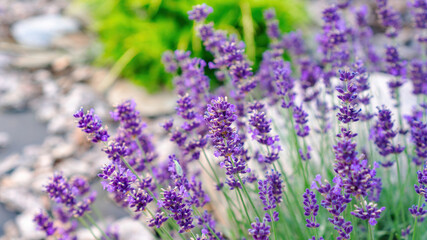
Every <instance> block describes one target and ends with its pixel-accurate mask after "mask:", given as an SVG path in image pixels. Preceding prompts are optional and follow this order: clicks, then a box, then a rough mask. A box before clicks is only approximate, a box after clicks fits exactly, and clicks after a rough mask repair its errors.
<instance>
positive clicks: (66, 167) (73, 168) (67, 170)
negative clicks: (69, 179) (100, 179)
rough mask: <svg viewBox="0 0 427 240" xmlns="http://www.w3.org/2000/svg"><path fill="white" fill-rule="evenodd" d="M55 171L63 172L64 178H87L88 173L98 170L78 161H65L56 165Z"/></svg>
mask: <svg viewBox="0 0 427 240" xmlns="http://www.w3.org/2000/svg"><path fill="white" fill-rule="evenodd" d="M55 169H56V170H57V171H59V172H63V173H64V175H65V176H73V175H85V176H88V175H89V173H90V172H92V171H93V169H95V170H97V171H98V170H99V169H97V168H95V167H94V166H93V165H90V164H88V163H87V162H84V161H80V159H67V160H66V161H62V162H60V163H58V165H56V168H55Z"/></svg>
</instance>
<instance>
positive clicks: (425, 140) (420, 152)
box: [405, 110, 427, 165]
mask: <svg viewBox="0 0 427 240" xmlns="http://www.w3.org/2000/svg"><path fill="white" fill-rule="evenodd" d="M422 115H423V114H422V112H421V111H418V110H414V111H413V113H412V115H409V116H405V118H406V120H407V121H408V123H409V126H410V127H411V128H410V134H411V141H412V142H413V143H414V145H415V153H416V156H414V159H413V161H414V162H415V163H416V164H417V165H422V164H423V163H424V162H425V160H426V159H427V137H426V136H427V124H425V123H424V122H423V121H422Z"/></svg>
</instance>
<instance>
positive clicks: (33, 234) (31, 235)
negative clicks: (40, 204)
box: [16, 208, 45, 240]
mask: <svg viewBox="0 0 427 240" xmlns="http://www.w3.org/2000/svg"><path fill="white" fill-rule="evenodd" d="M38 211H39V209H37V208H34V209H31V210H27V211H25V212H23V213H22V214H20V215H19V216H18V217H16V225H17V227H18V229H19V232H20V235H21V238H20V239H26V240H32V239H43V238H45V234H44V233H43V232H42V231H37V230H36V225H35V223H34V222H33V218H34V215H35V214H37V213H38Z"/></svg>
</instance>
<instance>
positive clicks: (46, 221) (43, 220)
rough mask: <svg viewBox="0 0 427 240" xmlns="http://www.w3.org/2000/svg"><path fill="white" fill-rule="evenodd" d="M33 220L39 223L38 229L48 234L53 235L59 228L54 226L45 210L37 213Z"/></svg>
mask: <svg viewBox="0 0 427 240" xmlns="http://www.w3.org/2000/svg"><path fill="white" fill-rule="evenodd" d="M33 221H34V222H35V223H36V224H37V229H38V230H41V231H44V232H45V233H46V235H47V236H52V235H53V234H54V233H55V232H56V230H57V228H56V227H54V226H53V221H52V219H50V218H49V216H48V215H47V214H45V213H43V212H40V213H38V214H36V215H35V216H34V219H33Z"/></svg>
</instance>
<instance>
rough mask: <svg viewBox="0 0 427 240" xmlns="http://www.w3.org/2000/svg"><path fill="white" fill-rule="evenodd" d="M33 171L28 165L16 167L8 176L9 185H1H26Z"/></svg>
mask: <svg viewBox="0 0 427 240" xmlns="http://www.w3.org/2000/svg"><path fill="white" fill-rule="evenodd" d="M33 175H34V174H33V172H32V171H31V170H30V169H29V168H28V167H18V168H17V169H15V171H13V173H12V174H11V175H10V176H8V177H7V178H8V179H9V184H10V185H9V186H5V185H3V184H2V186H3V187H28V186H29V185H30V183H31V181H32V179H33Z"/></svg>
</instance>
